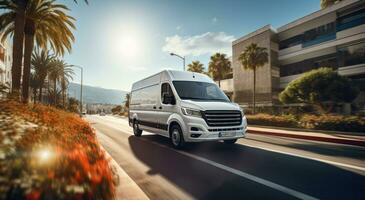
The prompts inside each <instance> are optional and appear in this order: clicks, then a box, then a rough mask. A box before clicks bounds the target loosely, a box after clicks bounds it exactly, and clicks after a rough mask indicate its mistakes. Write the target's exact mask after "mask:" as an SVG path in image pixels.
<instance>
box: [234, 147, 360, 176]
mask: <svg viewBox="0 0 365 200" xmlns="http://www.w3.org/2000/svg"><path fill="white" fill-rule="evenodd" d="M240 144H241V145H244V146H248V147H252V148H256V149H262V150H265V151H271V152H275V153H281V154H286V155H289V156H296V157H299V158H305V159H309V160H314V161H319V162H323V163H327V164H331V165H336V166H341V167H346V168H350V169H356V170H360V171H365V167H359V166H355V165H350V164H345V163H340V162H335V161H330V160H325V159H321V158H314V157H309V156H304V155H299V154H294V153H290V152H285V151H280V150H275V149H269V148H266V147H258V146H254V145H250V144H244V143H240Z"/></svg>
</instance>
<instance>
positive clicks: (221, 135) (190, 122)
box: [184, 116, 247, 142]
mask: <svg viewBox="0 0 365 200" xmlns="http://www.w3.org/2000/svg"><path fill="white" fill-rule="evenodd" d="M184 120H185V124H186V126H187V127H186V129H185V131H184V139H185V141H186V142H204V141H217V140H232V139H239V138H244V137H245V136H246V131H247V120H246V117H245V116H243V118H242V123H241V124H240V125H239V126H229V127H227V126H224V127H209V126H208V125H207V124H206V122H205V120H204V119H202V118H197V117H185V119H184Z"/></svg>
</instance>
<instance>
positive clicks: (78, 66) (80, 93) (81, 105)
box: [72, 65, 83, 117]
mask: <svg viewBox="0 0 365 200" xmlns="http://www.w3.org/2000/svg"><path fill="white" fill-rule="evenodd" d="M72 67H76V68H79V69H80V70H81V81H80V82H81V84H80V116H81V117H82V79H83V68H82V67H81V66H78V65H72Z"/></svg>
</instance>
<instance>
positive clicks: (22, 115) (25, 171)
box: [0, 101, 117, 199]
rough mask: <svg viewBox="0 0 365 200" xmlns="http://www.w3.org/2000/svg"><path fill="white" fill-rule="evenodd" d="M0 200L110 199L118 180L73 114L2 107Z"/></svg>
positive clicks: (43, 108) (3, 104) (88, 130)
mask: <svg viewBox="0 0 365 200" xmlns="http://www.w3.org/2000/svg"><path fill="white" fill-rule="evenodd" d="M0 111H1V112H0V118H1V120H0V132H1V133H2V134H0V166H1V167H0V177H1V179H0V185H1V187H0V199H112V198H113V197H114V191H115V184H116V181H115V180H117V179H116V177H115V175H114V174H113V170H112V169H111V168H110V167H109V163H108V160H107V159H106V158H105V154H104V152H103V151H102V150H101V149H100V146H99V143H98V142H97V140H96V136H95V132H94V131H93V129H92V128H91V127H90V126H89V124H88V123H87V122H85V121H84V120H82V119H81V118H80V117H78V116H77V115H75V114H72V113H69V112H65V111H62V110H59V109H56V108H54V107H50V106H44V105H41V104H33V105H25V104H22V103H19V102H16V101H2V102H0Z"/></svg>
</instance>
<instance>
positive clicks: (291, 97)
mask: <svg viewBox="0 0 365 200" xmlns="http://www.w3.org/2000/svg"><path fill="white" fill-rule="evenodd" d="M358 93H359V91H358V89H357V88H356V87H355V86H354V85H353V83H352V82H351V80H350V79H348V78H346V77H343V76H340V75H339V74H338V73H337V72H336V71H333V70H332V69H331V68H319V69H315V70H312V71H309V72H306V73H304V74H303V75H302V76H301V77H299V78H298V79H295V80H294V81H292V82H290V83H289V84H288V86H287V87H286V88H285V90H284V91H282V92H281V93H280V94H279V99H280V101H281V102H283V103H286V104H289V103H307V104H312V105H315V106H317V107H318V108H319V111H320V112H321V113H326V112H329V111H331V108H332V106H333V105H335V104H336V103H344V102H347V103H350V102H352V101H353V100H354V99H355V98H356V97H357V95H358ZM326 105H329V108H326V107H327V106H326Z"/></svg>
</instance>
